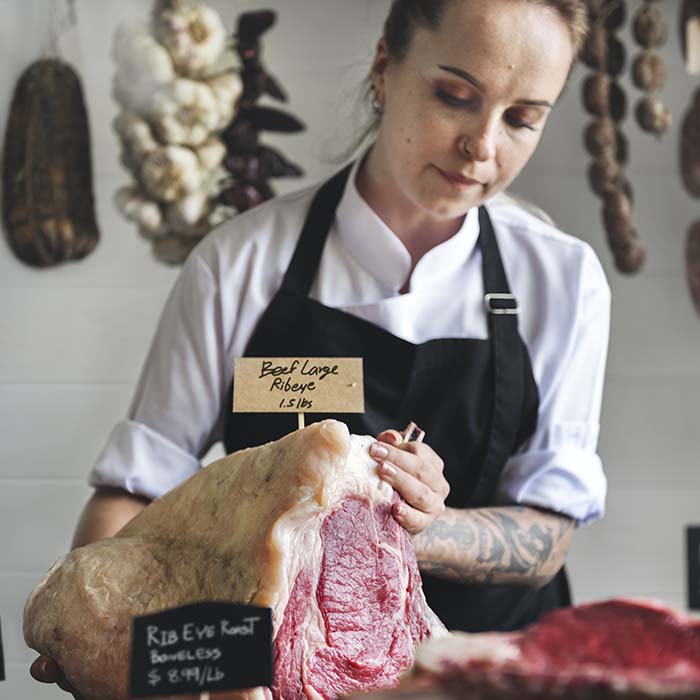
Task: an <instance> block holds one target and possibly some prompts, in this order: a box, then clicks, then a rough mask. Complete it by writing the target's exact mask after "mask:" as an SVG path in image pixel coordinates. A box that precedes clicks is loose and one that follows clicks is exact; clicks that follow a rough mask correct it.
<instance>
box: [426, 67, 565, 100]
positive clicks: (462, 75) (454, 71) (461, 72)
mask: <svg viewBox="0 0 700 700" xmlns="http://www.w3.org/2000/svg"><path fill="white" fill-rule="evenodd" d="M438 68H440V70H444V71H447V72H448V73H452V74H453V75H456V76H457V77H458V78H462V79H463V80H466V81H467V82H468V83H471V84H472V85H473V86H474V87H476V88H478V89H479V90H481V91H482V92H486V89H485V88H484V84H483V83H482V82H481V81H480V80H477V79H476V78H475V77H474V76H473V75H472V74H471V73H467V71H465V70H462V69H461V68H457V67H456V66H438ZM516 103H517V104H520V105H531V106H533V107H549V108H550V109H554V107H553V105H552V104H551V103H549V102H547V100H516Z"/></svg>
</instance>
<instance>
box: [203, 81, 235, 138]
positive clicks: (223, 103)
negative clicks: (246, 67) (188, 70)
mask: <svg viewBox="0 0 700 700" xmlns="http://www.w3.org/2000/svg"><path fill="white" fill-rule="evenodd" d="M206 82H207V85H209V87H210V88H211V90H212V92H213V93H214V97H215V98H216V103H217V105H218V108H219V115H220V121H219V129H223V128H224V127H225V126H226V125H227V124H228V123H229V122H230V121H231V120H232V119H233V115H234V114H235V112H236V107H237V106H238V100H239V98H240V96H241V95H242V94H243V80H242V78H241V75H240V73H235V72H230V73H222V74H221V75H217V76H215V77H213V78H209V79H208V80H207V81H206Z"/></svg>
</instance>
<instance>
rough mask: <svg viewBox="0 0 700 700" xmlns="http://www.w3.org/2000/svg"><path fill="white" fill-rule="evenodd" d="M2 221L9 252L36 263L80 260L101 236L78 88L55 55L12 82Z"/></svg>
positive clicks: (72, 73) (75, 77)
mask: <svg viewBox="0 0 700 700" xmlns="http://www.w3.org/2000/svg"><path fill="white" fill-rule="evenodd" d="M3 223H4V228H5V233H6V235H7V239H8V241H9V244H10V247H11V248H12V250H13V251H14V253H15V254H16V255H17V257H19V258H20V260H22V261H23V262H25V263H27V264H28V265H32V266H34V267H50V266H53V265H58V264H59V263H62V262H65V261H67V260H79V259H81V258H83V257H85V256H86V255H87V254H88V253H90V251H92V250H93V248H94V247H95V246H96V245H97V242H98V240H99V231H98V228H97V221H96V219H95V200H94V196H93V191H92V163H91V155H90V132H89V125H88V117H87V110H86V108H85V102H84V99H83V91H82V87H81V84H80V78H79V77H78V75H77V74H76V72H75V71H74V70H73V68H71V66H69V65H68V64H67V63H65V62H64V61H62V60H59V59H57V58H48V59H42V60H39V61H36V62H35V63H33V64H31V65H30V66H29V68H27V70H26V71H25V72H24V74H23V75H22V76H21V77H20V79H19V82H18V83H17V87H16V88H15V93H14V96H13V99H12V106H11V108H10V113H9V116H8V121H7V131H6V134H5V151H4V169H3Z"/></svg>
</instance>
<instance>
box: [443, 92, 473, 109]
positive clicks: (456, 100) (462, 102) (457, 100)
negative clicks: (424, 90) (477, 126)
mask: <svg viewBox="0 0 700 700" xmlns="http://www.w3.org/2000/svg"><path fill="white" fill-rule="evenodd" d="M437 96H438V97H439V98H440V99H441V100H442V101H443V102H444V103H445V104H448V105H452V106H453V107H466V106H467V105H468V104H470V102H471V100H470V99H463V98H461V97H455V95H453V94H451V93H449V92H446V91H445V90H438V91H437Z"/></svg>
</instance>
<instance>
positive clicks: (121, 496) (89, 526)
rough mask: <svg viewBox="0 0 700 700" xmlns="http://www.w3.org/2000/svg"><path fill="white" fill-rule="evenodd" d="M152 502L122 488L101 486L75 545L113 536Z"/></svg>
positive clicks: (89, 505) (81, 523)
mask: <svg viewBox="0 0 700 700" xmlns="http://www.w3.org/2000/svg"><path fill="white" fill-rule="evenodd" d="M148 503H149V501H148V499H146V498H142V497H140V496H134V495H132V494H130V493H127V492H126V491H122V490H121V489H113V488H107V487H100V488H97V489H96V490H95V492H94V493H93V494H92V496H91V498H90V500H89V501H88V502H87V504H86V505H85V508H84V509H83V512H82V514H81V516H80V520H79V521H78V525H77V527H76V530H75V534H74V536H73V544H72V545H71V547H72V549H75V548H76V547H82V546H83V545H86V544H90V543H91V542H95V541H97V540H102V539H105V538H106V537H113V536H114V535H116V534H117V532H119V530H121V529H122V527H124V525H126V524H127V523H128V522H129V521H130V520H131V519H132V518H134V517H136V516H137V515H138V514H139V513H140V512H141V511H142V510H143V509H144V508H145V507H146V506H147V505H148Z"/></svg>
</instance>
